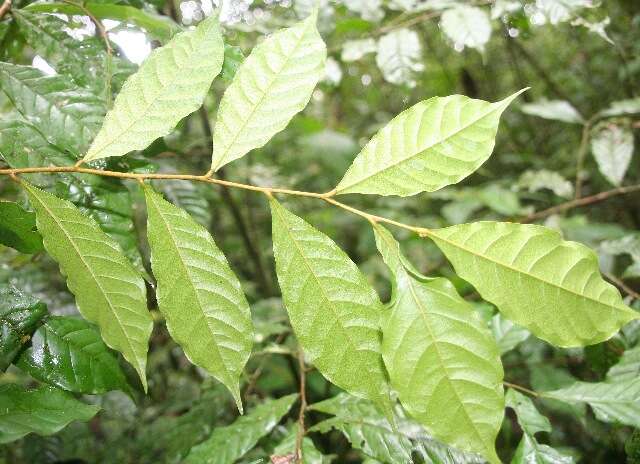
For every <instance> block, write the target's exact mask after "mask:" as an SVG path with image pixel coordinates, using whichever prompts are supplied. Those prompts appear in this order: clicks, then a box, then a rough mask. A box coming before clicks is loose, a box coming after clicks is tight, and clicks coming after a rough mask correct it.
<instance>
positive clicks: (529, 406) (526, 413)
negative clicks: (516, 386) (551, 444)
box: [505, 389, 551, 436]
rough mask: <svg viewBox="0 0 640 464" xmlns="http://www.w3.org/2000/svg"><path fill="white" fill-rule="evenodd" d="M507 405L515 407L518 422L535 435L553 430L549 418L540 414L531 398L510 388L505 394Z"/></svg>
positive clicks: (528, 432) (526, 431)
mask: <svg viewBox="0 0 640 464" xmlns="http://www.w3.org/2000/svg"><path fill="white" fill-rule="evenodd" d="M505 401H506V406H507V407H509V408H511V409H513V410H514V411H515V412H516V414H517V416H518V423H519V424H520V427H521V428H522V430H523V431H524V432H525V433H527V434H529V435H531V436H533V435H535V434H536V433H538V432H551V423H550V422H549V419H547V418H546V417H545V416H543V415H542V414H540V412H539V411H538V410H537V409H536V407H535V406H534V404H533V402H532V401H531V399H529V398H528V397H526V396H524V395H523V394H522V393H518V392H517V391H516V390H513V389H509V390H508V391H507V394H506V395H505Z"/></svg>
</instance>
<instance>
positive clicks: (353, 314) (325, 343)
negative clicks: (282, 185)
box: [271, 199, 389, 410]
mask: <svg viewBox="0 0 640 464" xmlns="http://www.w3.org/2000/svg"><path fill="white" fill-rule="evenodd" d="M271 215H272V218H273V254H274V257H275V261H276V273H277V274H278V281H279V282H280V288H281V289H282V296H283V300H284V303H285V307H286V308H287V312H288V313H289V319H290V320H291V325H292V327H293V330H294V332H295V334H296V337H297V339H298V340H299V342H300V345H301V346H302V348H303V349H304V352H305V355H306V357H307V359H308V360H309V362H310V363H312V364H313V365H315V367H316V368H317V369H318V370H319V371H320V373H321V374H322V375H324V376H325V377H326V378H327V379H328V380H329V381H330V382H331V383H334V384H335V385H337V386H339V387H340V388H343V389H345V390H346V391H348V392H350V393H352V394H354V395H357V396H360V397H362V398H368V399H370V400H372V401H374V402H376V403H378V404H380V405H381V407H382V408H383V409H385V410H388V408H389V406H388V404H389V399H388V393H387V382H386V378H385V373H384V366H383V363H382V356H381V355H380V331H379V325H378V324H379V318H380V315H381V311H382V304H381V303H380V300H379V299H378V295H377V294H376V292H375V291H374V290H373V288H371V286H370V285H369V283H368V282H367V279H366V278H365V277H364V276H363V275H362V273H361V272H360V270H359V269H358V267H357V266H356V265H355V264H354V263H353V261H351V260H350V259H349V257H348V256H347V255H346V254H345V253H344V252H343V251H342V250H341V249H340V248H339V247H338V246H337V245H336V244H335V243H334V242H333V241H332V240H331V239H330V238H329V237H327V236H326V235H325V234H323V233H322V232H320V231H318V230H316V229H315V228H313V227H312V226H311V225H309V224H307V223H306V222H305V221H303V220H302V219H300V218H299V217H297V216H296V215H294V214H293V213H291V212H289V211H287V210H286V209H285V208H283V207H282V206H281V205H280V204H279V203H278V202H277V201H276V200H273V199H272V200H271ZM354 373H357V374H354Z"/></svg>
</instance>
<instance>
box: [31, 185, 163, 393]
mask: <svg viewBox="0 0 640 464" xmlns="http://www.w3.org/2000/svg"><path fill="white" fill-rule="evenodd" d="M22 185H23V186H24V188H25V189H26V190H27V193H28V194H29V200H30V202H31V205H32V206H33V208H34V209H35V211H36V216H37V224H38V230H39V231H40V233H41V234H42V237H43V239H44V246H45V248H46V250H47V252H48V253H49V254H50V255H51V256H52V257H53V259H55V260H56V261H57V262H58V264H59V265H60V270H61V271H62V273H63V274H64V275H66V276H67V286H68V287H69V290H70V291H71V292H72V293H73V294H74V295H75V297H76V304H77V306H78V310H79V311H80V314H82V315H83V316H84V317H85V319H87V320H88V321H90V322H93V323H95V324H97V325H98V326H99V327H100V334H101V335H102V338H103V339H104V341H105V343H106V344H107V345H109V346H110V347H111V348H113V349H115V350H118V351H120V352H121V353H122V354H123V355H124V357H125V359H126V360H127V361H129V362H130V363H131V364H132V365H133V366H134V367H135V369H136V370H137V371H138V374H139V375H140V379H141V381H142V385H143V386H144V388H145V390H146V387H147V381H146V376H145V367H146V364H147V344H148V341H149V336H150V335H151V330H152V328H153V322H152V320H151V315H150V314H149V311H148V310H147V302H146V288H145V284H144V281H143V280H142V277H140V274H139V273H138V272H137V271H136V270H135V269H134V267H133V266H132V265H131V263H130V262H129V261H127V258H125V257H124V256H123V255H122V252H121V251H120V249H119V247H118V245H117V243H116V242H115V241H113V239H111V238H109V236H108V235H106V234H105V233H104V232H102V230H101V229H100V228H99V227H98V225H97V224H96V222H95V221H93V220H92V219H90V218H88V217H87V216H85V215H83V214H82V213H81V212H80V211H78V209H77V208H76V207H75V206H73V204H72V203H70V202H68V201H66V200H61V199H59V198H57V197H55V196H53V195H51V194H50V193H47V192H44V191H42V190H40V189H38V188H36V187H33V186H32V185H30V184H28V183H26V182H22Z"/></svg>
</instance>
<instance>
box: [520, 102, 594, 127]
mask: <svg viewBox="0 0 640 464" xmlns="http://www.w3.org/2000/svg"><path fill="white" fill-rule="evenodd" d="M520 109H521V110H522V112H523V113H526V114H530V115H532V116H538V117H540V118H544V119H551V120H553V121H562V122H568V123H573V124H583V123H584V119H583V118H582V116H581V115H580V113H578V110H576V109H575V108H574V107H573V106H572V105H571V103H569V102H568V101H564V100H540V101H537V102H534V103H525V104H523V105H521V106H520Z"/></svg>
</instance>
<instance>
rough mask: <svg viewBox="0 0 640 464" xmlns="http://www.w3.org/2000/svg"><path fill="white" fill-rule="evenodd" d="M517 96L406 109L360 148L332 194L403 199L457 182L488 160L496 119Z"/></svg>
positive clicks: (449, 100)
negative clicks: (495, 101)
mask: <svg viewBox="0 0 640 464" xmlns="http://www.w3.org/2000/svg"><path fill="white" fill-rule="evenodd" d="M518 94H519V92H518V93H516V94H514V95H512V96H510V97H508V98H506V99H504V100H502V101H499V102H497V103H487V102H485V101H482V100H474V99H471V98H467V97H465V96H462V95H453V96H450V97H434V98H430V99H429V100H425V101H423V102H420V103H418V104H416V105H414V106H412V107H411V108H409V109H408V110H406V111H403V112H402V113H400V114H399V115H398V116H396V117H395V118H394V119H393V120H391V122H389V123H388V124H387V125H386V126H385V127H384V128H383V129H382V130H380V132H378V133H377V134H376V135H375V136H374V137H373V138H372V139H371V141H370V142H369V143H368V144H367V145H366V146H365V147H364V149H363V150H362V151H361V152H360V154H359V155H358V156H357V157H356V159H355V160H354V162H353V164H352V165H351V167H350V168H349V170H348V171H347V173H346V174H345V176H344V177H343V178H342V180H341V181H340V183H339V184H338V186H337V187H336V190H337V192H338V193H339V194H342V193H370V194H377V195H399V196H408V195H414V194H416V193H419V192H433V191H435V190H439V189H441V188H442V187H444V186H446V185H449V184H455V183H456V182H459V181H460V180H462V179H464V178H465V177H467V176H468V175H470V174H471V173H473V172H474V171H475V170H476V169H478V168H479V167H480V166H481V165H482V163H484V162H485V161H486V160H487V159H488V158H489V156H490V155H491V152H492V151H493V146H494V144H495V136H496V132H497V130H498V121H499V118H500V115H501V114H502V112H503V111H504V110H505V108H506V107H507V106H508V105H509V103H510V102H511V101H512V100H513V99H514V98H516V97H517V96H518Z"/></svg>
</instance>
